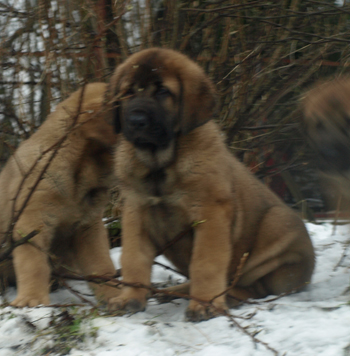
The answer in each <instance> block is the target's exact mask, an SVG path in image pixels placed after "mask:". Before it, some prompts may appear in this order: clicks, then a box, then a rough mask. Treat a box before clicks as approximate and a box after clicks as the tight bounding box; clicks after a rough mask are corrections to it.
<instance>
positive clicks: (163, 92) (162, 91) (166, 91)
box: [155, 87, 171, 97]
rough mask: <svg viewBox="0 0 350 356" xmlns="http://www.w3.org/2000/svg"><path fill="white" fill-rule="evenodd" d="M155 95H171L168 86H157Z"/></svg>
mask: <svg viewBox="0 0 350 356" xmlns="http://www.w3.org/2000/svg"><path fill="white" fill-rule="evenodd" d="M155 95H156V96H157V97H166V96H169V95H171V93H170V91H169V89H168V88H166V87H159V88H158V89H157V91H156V92H155Z"/></svg>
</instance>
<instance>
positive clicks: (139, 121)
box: [128, 111, 149, 130]
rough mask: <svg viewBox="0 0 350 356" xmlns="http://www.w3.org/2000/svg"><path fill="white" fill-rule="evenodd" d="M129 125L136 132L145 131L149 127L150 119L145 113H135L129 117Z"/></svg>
mask: <svg viewBox="0 0 350 356" xmlns="http://www.w3.org/2000/svg"><path fill="white" fill-rule="evenodd" d="M128 121H129V125H130V127H131V128H132V129H135V130H144V129H146V128H147V127H148V125H149V118H148V115H147V114H146V113H145V112H142V111H135V112H132V113H131V114H130V116H129V120H128Z"/></svg>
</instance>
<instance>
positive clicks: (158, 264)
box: [153, 261, 187, 278]
mask: <svg viewBox="0 0 350 356" xmlns="http://www.w3.org/2000/svg"><path fill="white" fill-rule="evenodd" d="M153 264H155V265H157V266H160V267H163V268H164V269H166V270H168V271H172V272H174V273H177V274H179V275H181V276H183V277H186V278H187V276H186V275H185V274H183V273H182V272H180V271H179V270H177V269H174V268H171V267H170V266H167V265H164V264H163V263H160V262H156V261H154V262H153Z"/></svg>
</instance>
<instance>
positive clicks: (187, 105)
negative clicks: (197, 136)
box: [181, 65, 216, 135]
mask: <svg viewBox="0 0 350 356" xmlns="http://www.w3.org/2000/svg"><path fill="white" fill-rule="evenodd" d="M195 67H196V68H195V69H196V70H195V71H194V72H192V73H191V74H190V75H188V76H186V77H184V78H183V79H182V83H181V84H182V95H181V96H182V98H181V99H182V100H181V101H182V104H181V106H182V110H181V111H182V113H181V116H182V118H181V133H182V134H184V135H186V134H187V133H188V132H190V131H192V130H193V129H195V128H196V127H198V126H201V125H204V124H205V123H206V122H207V121H209V120H210V119H211V118H212V116H213V114H214V111H215V108H216V93H215V89H214V85H213V83H212V82H211V81H210V79H209V78H208V77H207V76H206V75H205V74H204V72H203V71H202V70H201V69H200V68H199V67H198V66H197V65H195ZM192 69H193V67H192Z"/></svg>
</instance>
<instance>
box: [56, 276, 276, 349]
mask: <svg viewBox="0 0 350 356" xmlns="http://www.w3.org/2000/svg"><path fill="white" fill-rule="evenodd" d="M59 276H60V277H62V278H67V279H73V280H78V281H82V280H83V281H87V282H90V283H96V284H101V283H103V284H106V285H108V286H111V287H114V288H117V287H118V286H120V285H122V286H126V287H133V288H143V289H147V290H149V291H150V292H151V293H152V294H163V295H164V294H165V295H169V296H175V297H178V298H183V299H187V300H194V301H196V302H198V303H199V304H201V305H202V306H204V307H206V308H212V309H214V310H215V312H217V313H218V314H219V315H223V316H226V317H227V318H229V320H230V321H231V322H232V323H234V325H235V326H237V327H238V328H239V329H240V330H241V331H243V333H244V334H246V335H248V336H249V337H250V338H251V339H252V340H253V342H255V343H259V344H261V345H263V346H265V347H266V348H267V349H268V350H270V351H272V352H273V353H274V354H275V355H278V352H277V351H276V350H275V349H274V348H272V347H271V346H269V345H268V344H267V343H266V342H264V341H262V340H260V339H258V338H257V337H255V336H254V335H252V334H251V333H249V331H247V330H246V329H245V328H244V327H243V326H242V325H240V324H239V323H238V321H237V320H235V318H237V316H234V315H232V314H230V313H229V312H228V311H226V310H225V309H223V308H218V307H216V306H214V305H213V304H212V302H211V301H209V302H208V301H205V300H202V299H200V298H196V297H193V296H189V295H188V294H183V293H177V292H173V291H166V290H163V289H158V288H155V287H152V286H148V285H144V284H142V283H128V282H124V281H120V280H117V279H115V278H109V277H105V276H85V277H82V276H79V275H76V274H60V275H59ZM108 282H113V284H111V283H108ZM114 283H115V284H114Z"/></svg>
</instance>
